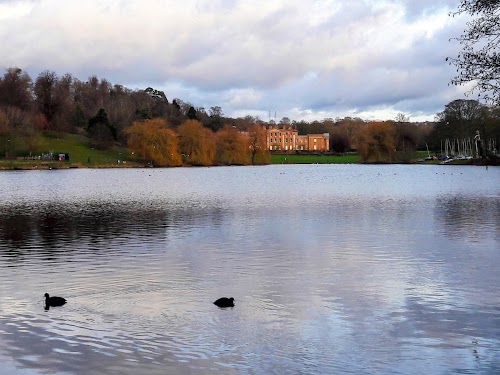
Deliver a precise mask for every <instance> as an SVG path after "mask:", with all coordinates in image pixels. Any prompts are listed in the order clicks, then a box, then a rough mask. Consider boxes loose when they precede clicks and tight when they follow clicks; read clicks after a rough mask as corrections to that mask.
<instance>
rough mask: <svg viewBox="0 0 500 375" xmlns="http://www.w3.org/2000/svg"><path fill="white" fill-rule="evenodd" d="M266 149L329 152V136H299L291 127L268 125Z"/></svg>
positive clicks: (325, 134) (326, 134)
mask: <svg viewBox="0 0 500 375" xmlns="http://www.w3.org/2000/svg"><path fill="white" fill-rule="evenodd" d="M264 128H265V129H266V135H267V137H266V147H267V149H268V150H270V151H329V150H330V134H328V133H324V134H307V135H299V132H298V130H297V129H296V128H295V127H294V126H293V125H282V126H278V125H268V126H264Z"/></svg>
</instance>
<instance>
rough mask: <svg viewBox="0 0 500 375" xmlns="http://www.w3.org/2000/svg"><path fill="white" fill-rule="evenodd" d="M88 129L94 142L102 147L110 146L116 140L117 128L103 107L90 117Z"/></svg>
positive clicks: (98, 146)
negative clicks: (112, 124)
mask: <svg viewBox="0 0 500 375" xmlns="http://www.w3.org/2000/svg"><path fill="white" fill-rule="evenodd" d="M87 131H88V134H89V137H90V138H91V139H92V144H93V145H94V146H96V147H97V148H100V149H105V148H107V147H109V146H110V145H111V144H112V142H113V141H114V140H116V130H115V129H114V128H113V127H112V126H111V124H110V123H109V120H108V114H107V113H106V111H105V110H104V109H103V108H101V109H100V110H99V111H98V112H97V114H96V115H95V116H94V117H92V118H90V119H89V125H88V127H87Z"/></svg>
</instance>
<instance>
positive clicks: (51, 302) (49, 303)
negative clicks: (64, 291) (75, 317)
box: [45, 293, 66, 308]
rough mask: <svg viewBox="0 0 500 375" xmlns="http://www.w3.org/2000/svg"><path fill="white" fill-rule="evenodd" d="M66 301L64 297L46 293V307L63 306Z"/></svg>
mask: <svg viewBox="0 0 500 375" xmlns="http://www.w3.org/2000/svg"><path fill="white" fill-rule="evenodd" d="M65 303H66V299H64V298H62V297H50V296H49V293H45V308H49V307H56V306H62V305H64V304H65Z"/></svg>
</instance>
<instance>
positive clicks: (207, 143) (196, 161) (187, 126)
mask: <svg viewBox="0 0 500 375" xmlns="http://www.w3.org/2000/svg"><path fill="white" fill-rule="evenodd" d="M177 134H178V135H179V147H180V151H181V154H182V157H183V159H184V160H185V161H186V163H188V164H191V165H213V164H214V162H215V152H216V146H215V139H214V134H213V133H212V132H211V131H210V130H209V129H207V128H204V127H203V125H202V124H201V123H200V122H199V121H196V120H188V121H185V122H184V123H182V125H180V126H179V127H178V128H177Z"/></svg>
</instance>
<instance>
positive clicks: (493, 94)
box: [446, 0, 500, 103]
mask: <svg viewBox="0 0 500 375" xmlns="http://www.w3.org/2000/svg"><path fill="white" fill-rule="evenodd" d="M460 14H468V15H469V16H471V17H472V20H471V21H469V22H467V29H465V30H464V32H463V33H462V35H461V36H459V37H458V38H454V39H455V40H457V41H458V42H459V43H460V44H461V46H462V52H461V53H460V54H459V55H458V56H457V57H448V58H447V59H446V60H447V61H449V63H450V64H453V65H455V66H456V67H457V75H456V76H455V77H454V78H453V79H452V80H451V83H452V84H454V85H463V84H466V83H469V82H472V83H473V84H474V86H473V88H472V89H471V90H470V91H469V93H472V92H473V91H478V92H479V95H480V96H481V95H482V96H483V97H484V99H485V100H486V101H487V102H492V103H500V53H499V51H498V47H499V43H500V21H499V19H500V0H461V1H460V4H459V6H458V10H457V11H455V12H453V13H451V15H453V16H455V15H460Z"/></svg>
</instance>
